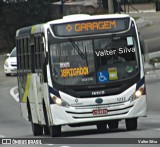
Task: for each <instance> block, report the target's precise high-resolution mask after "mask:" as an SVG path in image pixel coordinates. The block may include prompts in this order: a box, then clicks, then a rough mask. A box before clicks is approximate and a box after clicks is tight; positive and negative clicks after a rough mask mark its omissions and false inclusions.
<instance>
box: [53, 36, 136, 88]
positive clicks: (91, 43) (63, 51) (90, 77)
mask: <svg viewBox="0 0 160 147" xmlns="http://www.w3.org/2000/svg"><path fill="white" fill-rule="evenodd" d="M137 50H138V49H137V41H136V38H135V37H134V36H123V37H120V36H119V37H118V36H116V37H113V36H112V37H105V38H97V39H90V40H81V41H73V40H72V41H71V40H69V41H66V42H59V43H53V44H51V45H50V57H51V68H52V75H53V80H54V81H55V82H56V83H58V84H60V85H70V86H71V85H92V84H107V83H112V82H116V81H122V80H127V79H130V78H132V77H133V76H135V75H137V73H138V71H139V67H138V51H137Z"/></svg>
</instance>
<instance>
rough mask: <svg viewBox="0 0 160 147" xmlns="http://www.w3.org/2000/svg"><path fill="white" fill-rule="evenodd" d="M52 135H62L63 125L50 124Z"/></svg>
mask: <svg viewBox="0 0 160 147" xmlns="http://www.w3.org/2000/svg"><path fill="white" fill-rule="evenodd" d="M50 135H51V137H59V136H61V125H59V126H50Z"/></svg>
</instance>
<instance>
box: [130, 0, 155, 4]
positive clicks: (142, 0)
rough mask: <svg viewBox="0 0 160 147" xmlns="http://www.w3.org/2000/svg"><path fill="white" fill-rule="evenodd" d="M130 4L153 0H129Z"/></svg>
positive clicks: (151, 0)
mask: <svg viewBox="0 0 160 147" xmlns="http://www.w3.org/2000/svg"><path fill="white" fill-rule="evenodd" d="M129 2H130V3H132V4H141V3H151V2H153V0H129Z"/></svg>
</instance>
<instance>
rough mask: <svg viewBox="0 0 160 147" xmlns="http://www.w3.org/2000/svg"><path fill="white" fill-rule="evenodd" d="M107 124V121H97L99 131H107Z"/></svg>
mask: <svg viewBox="0 0 160 147" xmlns="http://www.w3.org/2000/svg"><path fill="white" fill-rule="evenodd" d="M106 128H107V124H106V123H105V122H101V123H97V131H98V132H99V133H104V132H106Z"/></svg>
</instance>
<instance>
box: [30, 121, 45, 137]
mask: <svg viewBox="0 0 160 147" xmlns="http://www.w3.org/2000/svg"><path fill="white" fill-rule="evenodd" d="M32 131H33V135H34V136H38V135H43V126H41V125H39V124H35V123H33V122H32Z"/></svg>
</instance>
